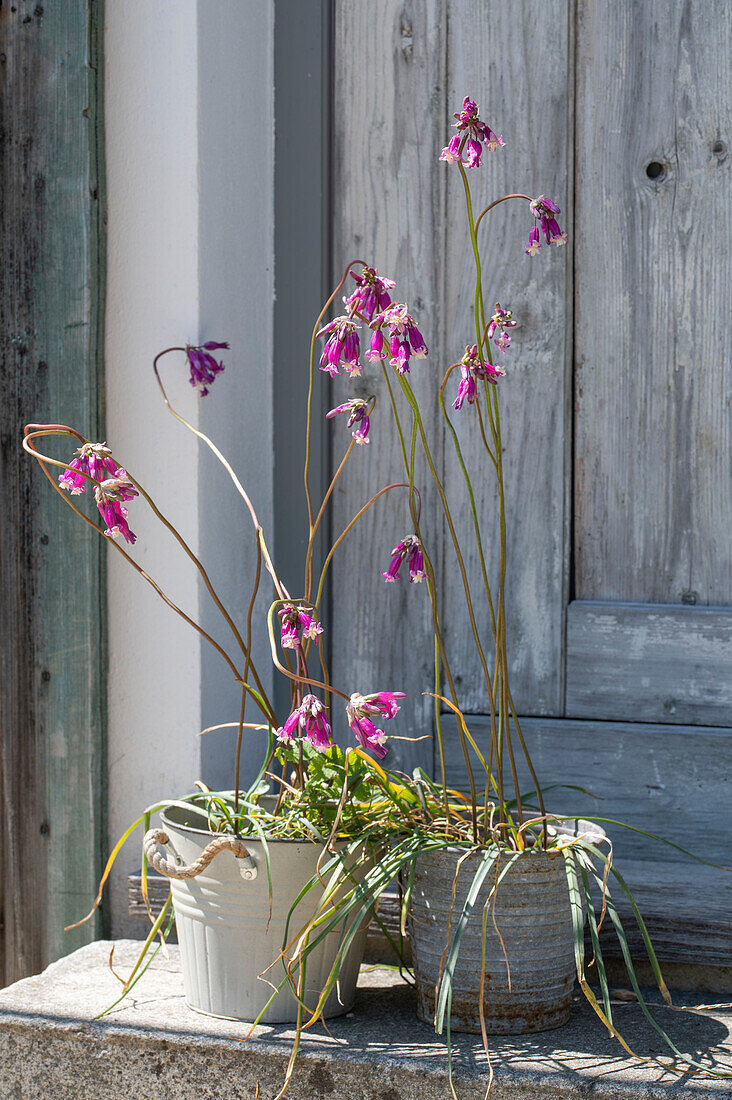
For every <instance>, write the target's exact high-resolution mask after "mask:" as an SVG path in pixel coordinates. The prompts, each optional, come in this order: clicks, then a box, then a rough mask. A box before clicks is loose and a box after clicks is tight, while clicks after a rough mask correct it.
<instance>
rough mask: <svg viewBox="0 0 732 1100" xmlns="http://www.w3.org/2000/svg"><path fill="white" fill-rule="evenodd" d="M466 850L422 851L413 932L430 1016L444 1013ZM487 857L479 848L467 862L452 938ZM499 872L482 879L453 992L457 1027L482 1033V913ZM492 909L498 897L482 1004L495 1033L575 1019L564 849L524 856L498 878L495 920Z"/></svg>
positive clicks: (420, 1007) (421, 1004) (421, 994)
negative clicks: (443, 984)
mask: <svg viewBox="0 0 732 1100" xmlns="http://www.w3.org/2000/svg"><path fill="white" fill-rule="evenodd" d="M461 855H464V850H462V851H461V850H459V849H455V848H448V849H442V850H438V851H435V852H429V853H425V854H424V855H421V856H419V857H418V858H417V863H416V867H415V873H414V880H413V885H412V895H411V904H410V913H409V939H410V942H411V947H412V956H413V961H414V975H415V979H416V982H417V1012H418V1015H419V1017H420V1019H421V1020H425V1021H426V1022H428V1023H432V1022H433V1021H434V1016H435V998H436V990H435V987H436V985H437V980H438V974H439V968H440V960H441V958H442V956H443V952H444V950H445V946H446V944H447V941H448V915H449V912H450V906H451V902H452V889H453V882H454V879H455V873H456V869H457V863H458V859H459V857H460V856H461ZM507 858H508V857H507V856H506V857H504V859H503V862H502V864H501V866H502V867H505V865H506V860H507ZM479 864H480V854H479V853H474V854H472V855H471V856H469V857H468V858H467V859H465V860H464V861H463V863H462V865H461V867H460V872H459V875H458V882H457V891H456V898H455V905H454V908H453V915H452V922H451V931H450V935H454V932H455V927H456V925H457V922H458V918H459V916H460V913H461V910H462V907H463V903H464V901H465V898H466V896H467V893H468V890H469V888H470V885H471V883H472V881H473V876H474V874H475V871H476V870H477V868H478V866H479ZM495 877H496V876H495V872H494V871H493V870H491V871H490V872H489V873H488V875H487V877H486V879H485V881H484V882H483V885H482V886H481V890H480V893H479V895H478V898H477V901H476V904H475V907H474V909H473V911H472V913H471V918H470V920H469V921H468V923H467V925H466V927H465V930H464V933H463V935H462V939H461V941H460V950H459V955H458V961H457V966H456V968H455V973H454V976H453V992H452V1012H451V1027H452V1028H453V1030H455V1031H471V1032H479V1031H480V1030H481V1025H480V1011H479V1001H480V976H481V959H482V942H483V927H482V914H483V906H484V903H485V901H486V900H487V898H488V896H489V894H490V890H491V886H492V885H493V883H494V882H495ZM492 907H493V901H491V903H490V908H489V910H488V913H489V916H488V921H487V934H486V944H485V983H484V998H483V1002H484V1016H485V1026H486V1030H487V1032H488V1033H492V1034H506V1033H508V1034H510V1033H519V1032H527V1031H545V1030H549V1029H550V1028H555V1027H560V1026H561V1025H562V1024H564V1023H566V1022H567V1020H568V1018H569V1009H570V1003H571V1000H572V990H573V987H574V980H575V973H576V972H575V959H574V934H573V924H572V912H571V908H570V898H569V887H568V885H567V876H566V871H565V863H564V857H563V855H562V853H561V852H560V851H557V850H556V849H555V850H551V849H550V850H549V851H546V852H545V851H530V852H523V853H521V855H520V856H519V857H518V859H517V860H516V861H515V862H514V863H513V864H512V865H511V867H510V868H509V870H508V871H507V873H506V874H505V876H504V877H503V879H502V880H501V882H500V884H499V885H498V889H497V891H496V895H495V909H494V910H493V916H494V917H495V925H494V922H493V919H492V917H491V909H492ZM496 927H497V929H498V931H496ZM499 933H500V936H499ZM501 940H502V941H503V945H502V944H501ZM504 948H505V954H504ZM509 972H510V984H509Z"/></svg>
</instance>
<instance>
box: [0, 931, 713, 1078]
mask: <svg viewBox="0 0 732 1100" xmlns="http://www.w3.org/2000/svg"><path fill="white" fill-rule="evenodd" d="M111 948H112V944H111V943H109V942H105V941H100V942H97V943H94V944H91V945H90V946H88V947H84V948H82V949H81V950H80V951H76V952H74V954H72V955H69V956H68V957H67V958H65V959H62V960H60V961H59V962H57V963H54V964H53V965H52V966H50V967H49V968H48V969H47V970H46V971H44V973H43V974H39V975H37V976H35V977H32V978H26V979H25V980H24V981H21V982H17V983H16V984H15V985H12V986H9V987H8V988H7V989H5V990H2V991H0V1100H213V1098H214V1097H215V1098H217V1100H218V1098H224V1100H255V1098H258V1100H271V1098H272V1097H274V1096H276V1094H277V1092H278V1091H279V1089H280V1086H281V1084H282V1081H283V1079H284V1074H285V1069H286V1066H287V1061H288V1056H289V1052H290V1049H291V1045H292V1039H293V1029H292V1028H291V1027H287V1026H278V1027H258V1028H256V1029H255V1031H254V1032H253V1033H252V1035H251V1036H250V1037H249V1038H247V1032H248V1030H249V1029H248V1028H247V1026H246V1025H244V1024H238V1023H232V1022H230V1021H227V1020H218V1019H214V1018H212V1017H208V1016H203V1015H201V1014H199V1013H196V1012H194V1011H193V1010H192V1009H190V1008H188V1006H187V1005H186V1003H185V1000H184V997H183V984H182V978H181V971H180V963H179V956H178V948H177V947H171V948H170V949H169V952H170V958H169V959H164V958H163V957H162V953H161V954H159V955H158V957H157V958H156V960H155V962H154V963H153V964H152V966H151V967H150V969H149V970H148V971H147V973H146V974H145V975H144V977H143V978H142V980H141V981H140V982H139V983H138V985H137V986H136V987H135V988H134V990H133V991H132V994H131V995H130V997H128V999H127V1000H126V1001H124V1002H123V1003H122V1004H121V1005H119V1006H118V1007H117V1008H116V1009H115V1010H114V1011H113V1012H112V1013H110V1014H109V1015H107V1016H105V1017H104V1018H103V1019H101V1020H96V1019H95V1016H96V1015H97V1014H98V1013H99V1012H102V1011H103V1010H104V1009H105V1008H107V1007H108V1006H109V1005H110V1004H111V1002H112V1001H113V1000H114V999H115V998H116V997H117V996H118V995H119V991H120V988H121V987H120V985H119V982H118V980H117V979H116V978H115V977H114V975H113V974H112V973H111V972H110V970H109V966H108V962H109V955H110V950H111ZM114 948H115V950H114V966H115V969H116V970H117V972H118V973H121V974H123V975H124V974H126V973H128V972H129V969H130V968H131V966H132V964H133V962H134V960H135V958H136V953H137V951H138V950H139V944H137V943H136V942H134V941H129V940H123V941H119V942H118V943H116V944H115V945H114ZM621 992H622V991H621ZM653 1001H654V1004H656V1005H658V1006H659V1007H657V1008H656V1010H655V1011H656V1014H657V1018H658V1020H659V1022H660V1023H661V1025H662V1026H663V1027H664V1028H665V1029H666V1030H667V1031H668V1032H669V1033H671V1035H672V1036H673V1038H674V1039H675V1041H676V1043H677V1045H678V1047H679V1048H680V1049H681V1050H682V1051H685V1052H687V1053H690V1054H692V1055H693V1056H694V1057H695V1058H697V1059H698V1060H700V1061H702V1062H704V1063H705V1064H709V1065H716V1066H717V1067H723V1066H726V1067H727V1070H728V1072H730V1073H732V1005H731V1004H725V1005H718V1006H714V1007H711V1006H709V1004H708V1002H709V997H708V995H707V997H706V998H704V997H702V996H699V995H693V994H684V995H682V996H680V997H679V1003H680V1004H682V1005H685V1006H687V1007H689V1008H692V1009H694V1011H693V1012H683V1013H679V1012H673V1011H671V1010H670V1009H668V1008H665V1007H662V1006H661V1002H660V998H659V997H658V996H655V997H653ZM414 1004H415V999H414V994H413V991H412V989H410V988H409V987H408V986H406V985H404V984H403V983H402V981H401V979H400V978H399V975H398V974H397V973H396V972H395V971H394V970H390V969H388V968H385V967H368V968H367V967H365V968H364V969H363V971H362V974H361V981H360V984H359V998H358V1002H357V1005H356V1009H355V1011H354V1012H353V1013H350V1014H349V1015H348V1016H346V1017H342V1018H340V1019H337V1020H333V1021H332V1022H331V1023H329V1024H328V1029H327V1030H326V1029H325V1028H324V1027H323V1026H322V1024H321V1025H318V1026H317V1027H316V1028H314V1029H313V1030H312V1031H308V1032H307V1033H306V1037H305V1038H304V1041H303V1045H302V1052H301V1055H300V1058H299V1060H298V1063H297V1067H296V1070H295V1073H294V1076H293V1080H292V1083H291V1086H290V1091H289V1093H288V1096H289V1097H291V1098H292V1100H447V1098H449V1096H450V1091H449V1086H448V1080H447V1058H446V1048H445V1042H444V1039H443V1038H441V1037H439V1036H437V1035H435V1034H434V1032H433V1031H432V1029H431V1028H430V1027H429V1026H427V1025H426V1024H422V1023H420V1022H419V1021H418V1020H417V1018H416V1016H415V1011H414ZM613 1011H614V1014H615V1016H616V1021H617V1025H618V1027H619V1029H620V1031H621V1032H622V1033H623V1034H624V1036H625V1037H626V1039H627V1040H628V1042H629V1043H630V1045H631V1047H632V1048H633V1049H634V1050H635V1051H636V1052H637V1053H639V1054H642V1055H644V1056H646V1057H648V1056H651V1055H658V1056H660V1057H661V1059H662V1060H664V1059H666V1052H665V1050H664V1048H663V1046H662V1043H661V1040H660V1039H659V1038H658V1037H657V1036H656V1034H655V1032H654V1031H653V1030H652V1029H651V1028H650V1026H649V1025H648V1024H647V1023H646V1022H645V1020H644V1019H643V1017H642V1014H641V1012H640V1009H639V1006H638V1005H637V1003H634V1002H631V1001H627V1000H624V999H622V996H621V995H618V996H617V997H616V998H615V1003H614V1006H613ZM454 1048H455V1055H454V1066H455V1084H456V1089H457V1093H458V1096H459V1097H460V1100H483V1097H484V1095H485V1090H486V1087H487V1085H488V1063H487V1059H486V1055H485V1052H484V1051H483V1047H482V1043H481V1040H480V1037H479V1036H465V1035H460V1036H455V1037H454ZM490 1051H491V1061H492V1064H493V1070H494V1073H495V1079H494V1084H493V1088H492V1091H491V1100H575V1098H577V1100H578V1098H590V1097H591V1098H592V1100H626V1098H627V1100H661V1098H663V1100H670V1098H673V1100H687V1098H688V1100H696V1098H699V1100H722V1098H723V1097H724V1098H726V1100H729V1098H730V1097H732V1079H730V1080H726V1081H720V1080H711V1079H708V1078H707V1079H702V1078H699V1077H695V1078H690V1077H688V1076H686V1077H683V1078H681V1079H680V1078H679V1077H678V1075H677V1074H672V1073H671V1072H669V1071H667V1070H665V1069H663V1068H662V1067H661V1066H659V1065H657V1064H655V1063H653V1062H638V1061H633V1060H632V1059H630V1058H629V1057H628V1056H627V1055H626V1054H625V1052H624V1051H623V1050H622V1048H621V1047H620V1046H619V1045H618V1043H617V1041H616V1040H615V1039H613V1038H612V1037H611V1036H610V1035H608V1034H607V1032H606V1031H605V1029H604V1028H603V1026H602V1025H601V1024H600V1021H599V1020H598V1019H597V1018H596V1017H595V1016H594V1014H593V1013H592V1011H591V1009H589V1007H588V1006H587V1005H586V1002H585V1000H584V997H582V996H581V994H578V995H577V997H576V999H575V1004H574V1007H573V1011H572V1018H571V1020H570V1022H569V1024H567V1025H566V1026H565V1027H563V1028H560V1029H559V1030H557V1031H551V1032H544V1033H542V1034H537V1035H528V1036H504V1037H498V1036H497V1037H495V1038H492V1039H491V1040H490Z"/></svg>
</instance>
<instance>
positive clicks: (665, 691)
mask: <svg viewBox="0 0 732 1100" xmlns="http://www.w3.org/2000/svg"><path fill="white" fill-rule="evenodd" d="M567 714H568V715H571V716H572V717H573V718H599V719H600V720H601V721H603V720H607V719H613V720H616V719H617V720H623V719H627V720H628V721H634V722H679V723H684V724H688V723H705V724H706V725H718V726H732V614H730V612H729V611H726V610H722V611H720V610H716V609H712V608H703V607H669V606H664V605H662V604H622V603H599V602H593V601H583V600H580V601H575V602H574V603H571V604H570V605H569V609H568V614H567Z"/></svg>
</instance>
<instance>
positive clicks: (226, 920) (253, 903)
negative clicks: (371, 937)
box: [160, 807, 368, 1023]
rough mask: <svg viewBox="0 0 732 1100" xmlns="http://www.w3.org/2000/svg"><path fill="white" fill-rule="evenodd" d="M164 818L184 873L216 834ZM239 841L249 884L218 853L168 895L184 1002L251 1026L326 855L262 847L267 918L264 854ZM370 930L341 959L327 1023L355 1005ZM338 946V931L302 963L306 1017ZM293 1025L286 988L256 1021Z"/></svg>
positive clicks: (290, 846) (304, 845)
mask: <svg viewBox="0 0 732 1100" xmlns="http://www.w3.org/2000/svg"><path fill="white" fill-rule="evenodd" d="M160 816H161V818H162V821H163V825H164V829H165V832H166V833H167V834H168V836H169V843H168V847H169V848H170V849H171V851H172V852H173V853H174V855H175V857H176V858H177V860H178V862H179V863H181V864H189V863H192V862H193V861H194V860H196V859H198V858H199V856H200V855H201V852H202V851H203V849H204V848H205V847H206V845H207V844H208V843H209V842H210V841H211V840H212V839H213V838H214V835H215V834H212V833H210V832H206V831H204V830H202V829H196V828H192V827H191V826H190V825H187V824H183V823H182V822H183V821H184V820H185V819H186V813H185V811H184V810H182V809H180V808H178V807H168V808H167V809H166V810H165V811H164V812H163V813H162V814H161V815H160ZM243 839H244V843H245V844H246V847H247V849H248V851H249V854H250V856H251V858H252V860H253V861H254V863H255V865H256V872H255V873H254V875H253V877H248V878H246V879H245V878H244V877H243V875H242V873H241V872H240V866H239V865H240V864H241V863H243V862H244V861H242V860H237V858H236V857H235V856H234V854H233V853H232V852H229V851H223V852H220V853H219V854H218V855H217V856H216V857H215V858H214V859H213V860H212V862H211V863H210V864H209V865H208V867H207V868H206V869H205V870H204V871H203V872H202V873H201V874H199V875H197V876H196V877H195V878H191V879H171V888H172V892H173V906H174V908H175V920H176V928H177V931H178V942H179V944H180V954H181V962H182V966H183V984H184V988H185V994H186V1000H187V1001H188V1003H189V1004H190V1006H191V1008H194V1009H196V1010H197V1011H199V1012H205V1013H208V1014H209V1015H213V1016H223V1017H227V1018H229V1019H236V1020H247V1021H251V1020H254V1019H256V1018H257V1017H258V1016H259V1014H260V1012H262V1009H264V1006H265V1005H266V1004H267V1001H268V1000H269V998H270V997H271V995H272V993H273V992H274V988H273V987H276V986H278V985H279V984H280V982H281V981H282V979H283V978H284V977H285V968H284V963H283V961H282V959H281V958H280V957H279V956H280V952H281V950H282V947H283V943H284V940H285V935H287V937H288V939H289V940H292V938H293V937H294V936H295V935H296V934H297V933H298V931H300V929H301V928H302V927H303V926H304V925H305V923H306V922H307V920H308V919H309V918H310V917H311V916H312V915H313V913H314V912H315V910H316V908H317V905H318V903H319V901H320V899H321V897H322V890H320V889H318V888H313V889H312V890H311V891H309V892H308V894H307V895H306V896H305V897H304V898H303V899H302V901H301V902H300V903H299V904H298V907H297V909H296V910H295V911H294V913H293V915H292V917H291V919H290V924H289V929H288V930H287V932H286V924H287V917H288V913H289V911H290V908H291V906H292V905H293V903H294V901H295V898H296V897H297V895H298V894H299V892H300V890H301V889H302V888H303V886H305V884H306V883H307V882H308V881H309V879H310V878H312V876H313V875H314V874H315V870H316V864H317V862H318V857H319V855H320V854H321V852H322V848H321V846H320V845H319V844H315V843H311V842H309V841H298V840H268V842H267V843H268V848H269V855H270V874H271V878H272V915H271V918H270V915H269V914H270V904H269V884H268V880H267V865H266V860H265V855H264V849H263V845H262V843H261V841H259V840H257V839H252V838H251V837H246V838H243ZM247 862H248V861H247ZM244 873H245V874H248V875H250V876H251V874H252V872H251V871H245V872H244ZM367 924H368V921H365V922H364V923H363V925H362V927H361V928H360V929H359V931H358V932H357V933H356V935H355V936H354V938H353V941H352V943H351V945H350V947H349V950H348V952H347V953H346V955H345V957H344V959H343V962H342V965H341V967H340V975H339V979H338V982H337V983H336V985H335V986H334V987H333V989H332V991H331V993H330V994H329V996H328V999H327V1001H326V1004H325V1009H324V1015H325V1016H339V1015H341V1014H343V1013H344V1012H348V1011H349V1010H350V1009H351V1008H352V1006H353V1002H354V999H355V995H356V982H357V981H358V972H359V967H360V965H361V961H362V959H363V953H364V947H365V944H366V927H367ZM340 943H341V934H340V932H339V931H337V930H336V931H333V932H330V933H329V934H328V935H327V936H326V937H325V939H324V940H323V942H322V943H320V944H318V946H317V947H315V948H314V949H313V951H312V953H311V954H310V955H309V956H308V959H307V962H306V965H305V984H306V989H305V995H304V997H303V1000H304V1002H305V1004H306V1005H307V1006H308V1007H309V1008H311V1009H312V1008H314V1007H315V1005H316V1004H317V1002H318V998H319V997H320V994H321V992H322V990H323V987H324V985H325V983H326V980H327V977H328V974H329V973H330V970H331V967H332V965H333V962H334V960H335V956H336V954H337V952H338V948H339V946H340ZM272 964H274V965H272ZM295 974H296V975H297V972H295ZM269 983H271V984H269ZM296 1019H297V1000H296V998H295V996H294V994H293V991H292V988H291V986H290V985H289V983H286V984H285V985H284V986H283V987H282V988H281V989H280V991H279V992H278V993H277V996H276V997H275V998H274V1000H273V1001H272V1003H271V1004H270V1005H269V1007H268V1008H266V1009H265V1011H264V1013H263V1014H262V1016H261V1022H262V1023H294V1022H295V1021H296Z"/></svg>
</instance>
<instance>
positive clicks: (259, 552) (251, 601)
mask: <svg viewBox="0 0 732 1100" xmlns="http://www.w3.org/2000/svg"><path fill="white" fill-rule="evenodd" d="M255 545H256V548H257V568H256V571H255V575H254V585H253V587H252V594H251V596H250V598H249V607H248V608H247V642H246V653H247V657H246V662H245V664H244V683H245V684H246V683H247V681H248V679H249V669H250V666H251V652H252V615H253V614H254V601H255V600H256V598H257V592H258V591H259V580H260V577H261V575H262V547H261V544H260V542H259V535H257V537H256V538H255ZM246 701H247V693H246V691H242V693H241V709H240V711H239V727H238V729H237V731H236V753H235V754H234V821H235V827H234V831H235V832H236V833H238V832H239V769H240V765H241V745H242V740H243V737H244V709H245V707H246ZM273 714H274V712H273ZM275 721H276V719H275Z"/></svg>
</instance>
